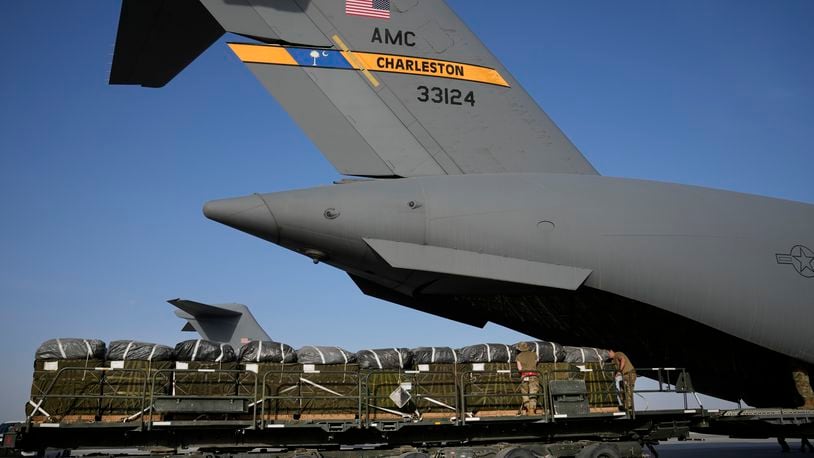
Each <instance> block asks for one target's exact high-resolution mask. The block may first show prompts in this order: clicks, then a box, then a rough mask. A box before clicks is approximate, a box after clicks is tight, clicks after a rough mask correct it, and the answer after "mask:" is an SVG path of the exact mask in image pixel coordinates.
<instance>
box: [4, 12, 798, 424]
mask: <svg viewBox="0 0 814 458" xmlns="http://www.w3.org/2000/svg"><path fill="white" fill-rule="evenodd" d="M450 4H451V6H452V7H453V8H454V9H455V10H456V11H457V12H458V14H459V15H461V16H462V18H463V19H464V21H465V22H467V23H468V24H469V25H470V27H471V28H472V29H473V30H474V31H475V33H477V34H478V35H479V36H480V38H481V39H482V40H483V41H484V42H485V43H486V45H487V46H488V47H489V48H490V49H491V50H492V51H493V52H494V53H495V54H496V55H497V56H498V57H499V58H500V59H501V60H502V61H503V63H504V64H505V65H506V66H507V67H508V68H509V69H510V71H511V72H512V73H513V74H514V75H515V77H516V78H517V79H518V80H519V81H520V82H521V83H522V84H523V85H524V86H525V88H526V89H527V90H528V91H529V92H530V93H531V95H532V96H533V97H534V98H535V99H536V100H537V101H538V102H539V103H540V105H541V106H542V107H543V108H544V109H545V110H546V111H547V113H548V114H549V115H550V116H551V117H552V118H553V119H554V120H555V122H557V124H558V125H559V126H560V127H561V128H562V129H563V131H564V132H565V133H566V134H567V135H568V136H569V137H570V138H571V139H572V141H573V142H574V143H575V144H576V145H577V147H578V148H580V150H581V151H582V152H583V153H584V154H585V156H586V157H587V158H588V159H589V160H590V161H591V162H592V163H593V164H594V166H595V167H596V168H597V169H598V170H599V171H600V172H601V173H602V174H604V175H609V176H623V177H633V178H645V179H652V180H659V181H670V182H678V183H686V184H694V185H702V186H709V187H714V188H722V189H728V190H734V191H741V192H748V193H755V194H763V195H769V196H773V197H779V198H785V199H792V200H798V201H804V202H809V203H812V202H814V186H813V185H812V178H813V177H814V155H812V154H811V152H812V147H811V144H812V136H811V134H812V126H814V59H812V58H811V56H814V29H813V28H812V27H811V24H812V21H814V3H812V2H810V1H808V0H785V1H783V2H768V1H755V0H732V1H715V2H683V1H672V2H651V1H644V0H642V1H626V2H606V1H600V0H597V1H577V2H574V1H540V2H536V1H535V2H532V1H529V2H523V3H521V4H520V7H519V8H516V7H513V8H511V9H510V8H504V7H496V5H501V4H500V3H499V2H498V3H495V2H493V1H476V0H451V1H450ZM119 6H120V4H119V2H113V1H109V0H92V1H91V0H87V1H83V2H79V3H77V2H58V1H50V2H8V1H7V2H2V3H0V24H1V25H2V27H0V52H2V56H3V64H2V67H0V196H2V202H3V211H2V216H1V217H0V221H2V224H0V311H2V314H0V348H3V350H4V351H3V360H4V361H3V363H2V369H1V370H2V375H3V376H2V377H0V384H2V386H0V392H2V393H3V396H2V398H0V420H2V419H13V418H19V417H21V415H22V405H23V403H24V402H25V400H26V397H27V390H28V386H29V384H30V378H31V365H32V360H33V353H34V350H35V349H36V347H37V346H38V344H39V343H40V342H41V341H43V340H46V339H49V338H52V337H60V336H81V337H95V338H101V339H104V340H108V341H109V340H113V339H118V338H135V339H141V340H148V341H157V342H161V343H166V344H174V343H175V342H177V341H179V340H182V339H184V338H188V337H189V336H191V335H190V334H182V333H180V332H179V329H180V328H181V325H182V323H181V322H180V320H178V319H177V318H175V317H174V315H173V314H172V310H171V306H169V305H168V304H166V303H165V302H164V301H165V300H166V299H171V298H174V297H179V296H180V297H185V298H190V299H195V300H200V301H204V302H210V303H217V302H233V301H234V302H242V303H245V304H247V305H249V306H250V307H252V309H253V310H254V313H255V315H256V316H257V318H258V320H259V321H260V322H261V323H262V324H263V325H264V326H265V327H266V329H267V330H268V331H269V333H270V334H271V335H272V336H273V337H274V338H275V339H277V340H281V341H284V342H287V343H289V344H291V345H293V346H295V347H297V346H301V345H306V344H332V345H340V346H343V347H346V348H348V349H351V350H357V349H361V348H366V347H380V346H396V345H397V346H408V347H410V346H418V345H449V346H461V345H467V344H471V343H478V342H486V341H491V342H514V341H516V340H518V339H519V338H520V337H521V336H520V335H519V334H517V333H515V332H512V331H510V330H507V329H504V328H501V327H498V326H494V325H489V326H487V327H486V328H485V329H483V330H481V329H476V328H471V327H468V326H465V325H461V324H456V323H454V322H451V321H446V320H443V319H440V318H435V317H432V316H430V315H425V314H422V313H420V312H416V311H412V310H409V309H406V308H403V307H400V306H397V305H392V304H389V303H385V302H382V301H379V300H375V299H372V298H368V297H365V296H363V295H362V294H361V293H360V292H359V291H358V290H357V289H356V287H355V286H354V284H353V283H352V282H351V281H350V280H349V279H348V278H347V276H346V275H345V274H344V273H342V272H340V271H337V270H333V269H331V268H330V267H327V266H324V265H317V266H314V265H313V264H312V263H311V262H310V261H309V260H308V259H306V258H304V257H301V256H298V255H295V254H293V253H290V252H288V251H286V250H284V249H282V248H279V247H276V246H273V245H271V244H268V243H265V242H263V241H261V240H259V239H255V238H253V237H250V236H248V235H246V234H243V233H240V232H237V231H235V230H232V229H229V228H227V227H225V226H221V225H219V224H217V223H214V222H211V221H208V220H206V219H205V218H204V217H203V216H202V214H201V206H202V205H203V203H204V202H205V201H207V200H211V199H215V198H222V197H230V196H238V195H244V194H249V193H252V192H272V191H280V190H286V189H293V188H302V187H310V186H315V185H320V184H326V183H330V182H331V181H333V180H335V179H337V178H338V177H339V176H338V174H337V172H336V171H335V170H334V169H333V167H332V166H331V165H330V164H329V163H328V162H327V161H326V160H325V159H324V158H323V157H322V155H321V154H320V153H319V151H317V150H316V149H315V148H314V146H313V145H312V144H311V143H310V141H309V140H308V139H307V138H306V137H305V135H304V134H303V133H302V132H301V131H300V129H299V128H298V127H297V126H296V125H295V124H294V123H293V122H292V121H291V119H290V118H289V117H288V116H287V115H286V113H285V112H284V111H283V110H282V109H281V108H280V106H279V105H278V104H277V103H276V102H275V100H274V99H273V98H272V97H271V96H270V95H268V94H267V93H266V92H265V90H264V89H263V88H262V87H261V85H260V84H259V83H258V82H257V81H256V80H255V79H254V77H253V76H252V75H251V74H250V72H249V71H248V70H247V69H246V68H245V67H244V66H243V65H242V64H241V63H240V62H239V61H238V60H237V59H236V58H235V57H234V56H233V55H232V54H231V52H230V51H229V50H228V49H227V48H226V46H225V45H224V44H223V42H219V43H217V44H215V45H214V46H213V47H212V48H210V49H209V50H208V51H207V52H206V53H205V54H204V55H203V56H202V57H200V58H199V59H198V60H197V61H195V62H194V63H193V64H192V65H191V66H190V67H189V68H187V69H186V70H185V71H184V72H183V73H182V74H181V75H179V77H177V78H176V79H175V80H174V81H173V82H171V83H170V84H169V85H168V86H167V87H165V88H163V89H160V90H155V89H144V88H139V87H122V86H108V85H107V84H106V80H107V76H108V71H109V69H110V61H111V57H112V51H113V44H114V40H115V33H116V25H117V20H118V14H119ZM778 223H782V222H778ZM634 362H635V361H634Z"/></svg>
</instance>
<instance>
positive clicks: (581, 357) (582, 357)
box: [562, 346, 610, 364]
mask: <svg viewBox="0 0 814 458" xmlns="http://www.w3.org/2000/svg"><path fill="white" fill-rule="evenodd" d="M562 349H563V351H564V352H565V362H567V363H574V364H584V363H604V362H606V361H608V360H609V359H610V356H609V355H608V350H602V349H599V348H593V347H569V346H564V347H562Z"/></svg>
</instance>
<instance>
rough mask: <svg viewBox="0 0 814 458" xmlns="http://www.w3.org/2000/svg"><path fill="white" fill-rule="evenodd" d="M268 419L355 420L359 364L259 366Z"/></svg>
mask: <svg viewBox="0 0 814 458" xmlns="http://www.w3.org/2000/svg"><path fill="white" fill-rule="evenodd" d="M258 372H259V374H258V375H259V377H260V378H259V380H260V384H261V389H262V390H263V392H262V394H263V397H264V402H263V406H262V410H261V412H262V414H263V416H264V418H266V419H272V420H273V419H280V418H302V419H308V418H313V417H321V418H326V419H327V418H342V419H353V418H355V417H356V415H357V412H358V409H359V398H358V396H359V365H358V364H305V365H303V364H274V363H265V364H264V363H260V364H258Z"/></svg>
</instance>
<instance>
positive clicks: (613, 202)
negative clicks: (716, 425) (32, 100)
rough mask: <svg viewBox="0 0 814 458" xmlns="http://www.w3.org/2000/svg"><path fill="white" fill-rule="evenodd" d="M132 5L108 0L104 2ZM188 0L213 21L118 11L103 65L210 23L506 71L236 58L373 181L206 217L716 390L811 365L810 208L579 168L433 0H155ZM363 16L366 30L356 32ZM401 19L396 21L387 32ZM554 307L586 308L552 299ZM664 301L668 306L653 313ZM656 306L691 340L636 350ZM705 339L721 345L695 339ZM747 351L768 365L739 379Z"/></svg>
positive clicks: (193, 45)
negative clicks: (458, 97) (676, 363)
mask: <svg viewBox="0 0 814 458" xmlns="http://www.w3.org/2000/svg"><path fill="white" fill-rule="evenodd" d="M144 5H145V4H144V3H139V2H138V1H137V0H125V2H124V6H123V12H124V11H125V10H126V9H133V10H138V9H139V8H148V7H147V6H144ZM201 5H203V6H204V7H205V8H206V10H207V11H208V12H209V13H211V16H212V17H213V18H214V20H215V21H217V24H216V25H213V24H211V23H210V22H208V21H204V20H202V19H197V22H196V23H185V22H176V23H174V24H170V25H171V26H172V25H174V28H173V27H171V26H170V27H164V28H153V27H152V25H153V24H152V22H151V21H159V22H160V23H162V24H165V23H164V22H161V21H167V22H169V23H172V18H169V19H167V17H165V16H161V15H160V14H158V13H156V17H157V19H156V18H153V17H152V16H150V15H143V16H138V15H134V16H132V18H130V16H125V15H124V14H123V17H122V22H121V23H120V28H119V37H118V39H117V48H116V49H117V52H116V55H115V56H114V65H113V72H112V73H111V83H113V84H142V85H146V86H160V85H162V84H166V82H167V81H169V79H171V78H172V76H173V75H174V74H175V73H174V72H176V71H177V68H178V67H181V68H183V66H184V65H186V63H188V60H191V57H190V56H193V57H192V58H194V55H197V53H200V52H202V50H203V49H205V47H206V46H208V43H210V42H211V40H212V37H213V36H215V35H217V34H222V33H223V32H224V31H228V32H233V33H237V34H240V35H243V36H246V37H250V38H254V39H256V40H259V41H261V42H263V43H267V44H276V45H298V46H303V47H312V48H315V49H314V50H316V49H328V48H327V47H332V48H331V49H336V45H337V41H336V40H335V39H334V38H333V37H334V36H339V37H340V38H341V41H342V42H343V43H345V44H346V45H347V47H348V48H349V49H350V50H352V51H357V52H375V53H382V54H384V53H389V54H396V55H401V56H414V57H425V58H432V59H441V60H445V61H452V62H460V63H465V64H473V65H481V66H484V67H489V68H492V69H494V70H495V71H497V72H498V73H499V74H500V75H501V76H502V77H503V78H504V79H505V81H506V82H507V83H508V87H503V86H499V85H492V84H484V83H481V82H473V81H459V80H452V79H445V78H439V77H432V76H416V75H404V74H395V73H383V72H371V73H372V76H373V77H374V78H375V80H376V82H377V83H378V84H373V82H372V80H371V79H370V78H368V77H366V76H365V74H364V73H363V72H361V71H356V70H343V69H335V68H322V67H310V66H309V67H298V66H290V65H289V66H287V65H270V64H266V63H264V64H261V63H251V62H247V66H248V67H249V68H250V69H251V71H252V72H253V73H254V74H255V75H256V76H257V78H258V79H259V80H260V81H261V82H262V84H263V85H264V86H265V87H266V88H267V89H268V90H269V91H270V92H271V93H272V94H273V95H274V97H275V98H276V99H277V100H278V101H279V102H280V104H281V105H282V106H283V107H284V108H285V109H286V110H287V111H288V112H289V114H290V115H291V116H292V118H294V120H295V121H296V122H297V123H298V124H299V125H300V126H301V127H302V128H303V130H304V131H305V132H306V134H307V135H308V136H309V137H310V138H311V139H312V140H313V141H314V143H315V144H316V145H317V146H318V147H319V148H320V150H321V151H322V152H323V153H324V154H325V156H326V157H327V158H328V159H329V160H330V161H331V163H332V164H334V166H335V167H336V168H337V170H338V171H339V172H340V173H342V174H347V175H357V176H366V177H386V178H391V179H386V180H372V181H364V182H357V183H351V184H342V185H334V186H326V187H320V188H314V189H308V190H300V191H288V192H282V193H273V194H264V195H253V196H248V197H244V198H237V199H228V200H221V201H213V202H210V203H208V204H207V205H206V207H205V214H206V215H207V216H208V217H209V218H211V219H214V220H216V221H220V222H222V223H224V224H227V225H230V226H232V227H235V228H237V229H240V230H242V231H245V232H247V233H250V234H253V235H256V236H258V237H261V238H263V239H265V240H268V241H271V242H273V243H276V244H279V245H281V246H284V247H286V248H289V249H292V250H295V251H297V252H300V253H302V254H304V255H306V256H309V257H311V258H312V259H314V260H315V261H322V262H325V263H327V264H329V265H332V266H335V267H337V268H339V269H342V270H344V271H346V272H348V273H349V274H350V275H351V277H352V278H353V280H354V281H355V282H356V283H357V284H358V285H359V286H360V288H361V289H362V290H363V291H364V292H365V293H366V294H371V295H375V296H376V297H380V298H383V299H386V300H390V301H392V302H396V303H400V304H403V305H407V306H409V307H412V308H415V309H418V310H422V311H425V312H428V313H434V314H437V315H439V316H443V317H447V318H450V319H455V320H459V321H462V322H466V323H470V324H474V325H481V326H482V325H483V324H484V323H485V322H486V321H487V320H490V321H495V322H498V323H502V324H504V325H507V326H510V327H514V328H516V329H522V330H523V331H524V332H527V333H530V334H536V335H537V336H538V337H544V336H541V335H540V333H542V331H541V330H545V331H546V332H560V331H561V330H562V329H564V330H565V331H566V332H565V335H567V333H568V332H571V333H573V334H574V335H579V336H581V338H585V337H586V336H591V335H593V336H594V337H593V338H594V339H596V340H597V341H601V342H612V341H614V340H617V341H619V340H624V341H625V342H627V343H628V344H631V345H638V347H637V348H627V349H626V350H630V352H635V351H637V350H638V351H639V352H640V354H645V353H647V354H648V355H649V358H650V361H651V363H650V364H658V363H656V362H652V361H655V358H659V357H662V356H665V355H666V356H668V357H669V356H673V357H678V358H680V359H682V361H684V362H685V363H686V364H688V366H689V365H691V364H696V365H697V367H699V368H701V369H702V370H704V371H705V373H703V374H700V375H696V380H702V381H701V382H699V384H698V388H699V389H701V390H702V391H703V390H704V389H709V390H711V391H712V392H715V393H720V394H719V395H721V396H724V397H727V398H728V399H731V400H737V399H738V398H740V397H745V396H746V394H750V393H751V394H750V396H751V395H755V393H757V391H762V392H761V393H758V394H759V396H757V397H755V399H759V400H760V402H762V403H773V402H786V403H788V402H792V401H789V399H793V397H790V396H793V395H789V393H791V392H793V387H791V386H789V385H790V377H787V372H785V371H786V369H787V366H786V364H787V363H788V362H789V360H790V359H791V358H796V359H800V360H804V361H806V362H808V363H814V343H812V341H811V339H810V336H811V331H810V330H811V328H812V325H814V322H813V321H812V319H811V302H812V298H814V279H812V278H810V276H809V275H808V273H809V270H810V273H811V276H814V265H812V262H814V260H812V258H811V257H810V256H812V255H814V254H812V253H811V251H810V250H808V248H812V247H814V239H812V235H814V207H812V206H811V205H808V204H803V203H796V202H789V201H783V200H778V199H769V198H764V197H759V196H752V195H745V194H738V193H731V192H725V191H717V190H711V189H703V188H698V187H691V186H682V185H674V184H664V183H654V182H647V181H638V180H626V179H618V178H604V177H600V176H598V175H596V171H595V170H594V169H593V167H592V166H591V165H590V164H589V163H588V162H587V161H586V160H585V158H584V157H583V156H582V155H581V154H580V153H579V152H578V151H577V150H576V148H575V147H574V146H573V145H572V144H571V143H570V141H569V140H568V139H567V138H566V137H565V136H564V135H563V134H562V132H560V130H559V129H558V128H557V127H556V126H555V125H554V124H553V123H552V122H551V120H550V119H549V118H548V117H547V116H546V115H545V113H544V112H543V111H542V110H541V109H540V108H539V107H538V106H537V104H536V103H535V102H534V101H533V100H532V99H531V98H530V97H529V96H528V94H527V93H526V92H525V91H524V90H523V89H522V87H520V85H519V84H518V83H517V81H516V80H514V78H513V77H512V76H511V74H509V72H508V71H507V70H506V69H505V68H504V67H503V66H502V65H501V64H500V62H498V61H497V59H496V58H495V57H494V56H493V55H492V54H491V53H489V51H488V50H487V49H486V48H485V47H484V46H483V44H482V43H480V41H479V40H478V39H477V38H476V37H475V36H474V35H473V34H472V33H471V32H470V31H469V29H468V28H467V27H466V26H465V25H464V24H463V23H462V22H461V21H460V20H459V19H458V17H457V16H456V15H455V14H454V13H453V12H452V11H451V10H449V8H448V7H447V6H446V5H445V4H444V3H443V2H442V1H440V0H433V1H427V0H398V1H396V0H394V1H393V2H392V8H391V19H390V20H387V21H382V20H374V19H369V18H360V17H352V16H347V15H345V14H344V11H343V6H344V2H341V1H335V0H286V1H283V0H179V1H178V3H174V4H173V7H174V8H178V9H183V8H188V9H189V10H190V11H195V14H196V16H195V17H196V18H198V17H199V16H200V11H199V8H200V6H201ZM145 17H146V18H147V19H144V18H145ZM173 17H179V16H178V15H174V16H173ZM181 17H182V16H181ZM151 18H152V19H151ZM145 21H146V22H145ZM165 25H166V24H165ZM377 28H378V30H379V33H380V34H381V33H384V34H385V35H384V36H385V39H384V40H376V39H374V38H373V37H374V35H373V34H374V33H375V31H376V29H377ZM176 29H177V30H182V31H189V32H195V33H192V34H187V35H184V36H185V37H187V38H189V40H188V42H187V43H180V44H178V45H177V46H176V48H177V51H176V54H177V58H175V59H172V56H167V55H164V54H162V56H163V57H162V59H152V58H150V56H151V55H152V53H153V52H154V51H155V47H154V46H151V43H155V42H160V41H161V40H160V38H161V35H162V34H167V33H169V32H167V30H176ZM387 30H390V34H391V39H389V40H388V39H387V38H386V37H387ZM397 31H400V32H401V33H402V35H401V37H402V43H401V44H398V43H397V41H398V40H396V39H395V38H393V37H392V35H394V34H395V33H396V32H397ZM408 31H409V32H411V33H412V34H414V35H410V37H411V40H410V41H411V44H407V45H405V43H404V41H403V40H404V37H405V36H406V35H405V33H406V32H408ZM144 35H147V36H148V37H149V38H150V40H145V39H144ZM156 35H158V36H156ZM182 35H183V34H182ZM144 43H146V44H144ZM322 47H325V48H322ZM134 62H136V63H139V64H140V66H136V67H135V68H136V70H137V71H135V72H134V70H133V63H134ZM420 86H427V87H436V86H437V87H443V88H456V89H459V90H461V91H462V92H469V91H472V93H473V94H474V100H475V102H474V104H473V105H466V106H452V105H449V104H446V103H426V102H421V101H420V100H418V99H419V98H420V97H417V93H416V91H417V90H418V88H419V87H420ZM517 172H522V173H521V174H518V173H517ZM451 175H454V176H451ZM394 177H410V178H404V179H392V178H394ZM804 247H808V248H804ZM806 263H807V265H806ZM507 280H508V281H507ZM530 288H531V289H530ZM534 288H538V289H534ZM539 288H542V289H539ZM552 291H553V293H552ZM482 293H483V294H482ZM554 293H556V294H554ZM561 293H562V294H561ZM481 294H482V295H481ZM439 298H440V299H439ZM458 299H460V300H458ZM602 301H611V302H612V303H603V302H602ZM428 304H432V305H431V306H430V305H428ZM496 304H497V305H496ZM461 307H464V308H463V309H461ZM569 307H571V308H574V309H577V310H579V311H580V313H583V314H585V313H590V314H592V315H595V316H599V317H603V316H604V317H605V318H603V319H602V320H599V323H598V322H597V320H594V319H591V320H587V318H588V317H586V316H584V315H583V316H582V317H581V319H580V317H572V316H570V315H567V313H568V308H569ZM606 307H608V309H609V310H614V312H612V313H615V314H616V315H619V314H625V313H627V310H638V312H639V314H640V315H639V316H630V317H629V320H630V324H631V325H637V324H638V325H640V326H643V325H644V324H643V323H638V322H637V321H636V320H637V319H639V318H641V319H645V318H644V317H643V315H648V316H647V317H646V319H647V320H649V321H648V322H647V325H649V326H653V328H648V329H642V330H639V331H637V332H641V333H643V334H644V336H642V337H641V338H640V337H639V336H619V335H616V336H607V335H597V334H596V333H597V332H604V331H607V332H609V333H618V332H619V329H609V330H606V329H605V328H603V327H602V325H601V321H608V322H615V323H620V321H619V317H618V316H610V315H609V314H610V313H611V312H606ZM603 314H605V315H603ZM670 319H672V320H674V321H676V323H670V322H665V321H659V320H670ZM545 320H549V321H548V322H545ZM589 321H590V323H588V322H589ZM679 321H680V323H678V322H679ZM583 322H584V323H586V324H584V325H583ZM622 322H624V321H622ZM552 323H553V324H552ZM673 324H676V325H677V326H679V327H677V328H676V329H679V330H687V331H693V332H697V333H699V335H703V336H705V338H706V339H708V343H698V342H689V343H687V342H685V343H682V342H680V341H676V340H669V341H666V340H663V339H662V340H660V345H662V346H661V347H659V349H657V350H654V349H653V348H650V347H652V345H650V344H649V342H648V340H658V337H659V336H658V335H655V334H653V333H658V334H664V335H670V336H671V337H670V339H677V338H686V339H692V336H685V335H681V334H680V332H679V333H676V332H672V333H671V332H668V331H672V329H666V328H665V327H667V328H670V327H671V326H672V325H673ZM552 325H556V326H559V327H560V329H557V328H552V327H551V326H552ZM546 326H548V327H546ZM648 333H650V334H649V335H650V337H649V339H648V337H647V335H648ZM560 335H563V333H562V332H560ZM625 337H628V338H627V339H624V338H625ZM590 343H591V342H580V344H590ZM685 344H686V348H684V349H683V350H684V352H683V353H682V352H679V351H677V350H676V349H679V348H682V346H683V345H685ZM707 344H709V345H724V346H730V345H731V347H727V348H724V349H722V350H721V351H717V352H716V351H711V352H708V351H706V350H707V349H706V348H703V346H704V345H707ZM730 348H731V349H732V350H731V352H732V353H734V352H735V349H737V351H740V352H744V353H750V354H728V353H727V352H728V351H729V350H730ZM699 350H701V351H699ZM722 354H725V355H726V356H724V357H722V356H721V355H722ZM756 355H758V356H756ZM659 362H660V363H670V361H669V360H659ZM753 367H759V368H760V369H761V370H763V371H764V372H765V371H770V370H771V371H772V372H773V373H776V374H775V377H776V378H775V379H772V380H769V379H764V380H760V381H758V382H751V381H748V380H745V374H751V373H752V372H751V371H752V370H753ZM809 367H811V368H812V369H814V366H809ZM689 368H690V370H693V367H689ZM778 369H779V370H778ZM780 378H782V380H780ZM749 380H752V378H750V379H749ZM734 382H737V383H734ZM769 382H773V384H772V385H770V386H771V388H770V392H769V393H765V391H766V390H765V389H763V387H764V386H766V384H767V383H769ZM784 390H785V392H784V393H781V391H784Z"/></svg>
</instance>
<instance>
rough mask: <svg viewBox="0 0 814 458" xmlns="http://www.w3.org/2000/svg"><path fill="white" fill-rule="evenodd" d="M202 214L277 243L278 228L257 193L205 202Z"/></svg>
mask: <svg viewBox="0 0 814 458" xmlns="http://www.w3.org/2000/svg"><path fill="white" fill-rule="evenodd" d="M203 213H204V216H206V217H207V218H209V219H211V220H213V221H217V222H219V223H221V224H225V225H227V226H229V227H233V228H235V229H237V230H239V231H243V232H246V233H248V234H251V235H254V236H256V237H260V238H262V239H265V240H268V241H270V242H273V243H277V240H278V238H279V230H278V227H277V221H276V220H275V219H274V215H273V214H272V213H271V210H270V209H269V208H268V206H267V205H266V202H265V201H264V200H263V199H262V198H261V197H260V196H259V195H257V194H252V195H250V196H244V197H235V198H232V199H219V200H212V201H209V202H207V203H206V204H205V205H204V207H203Z"/></svg>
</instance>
